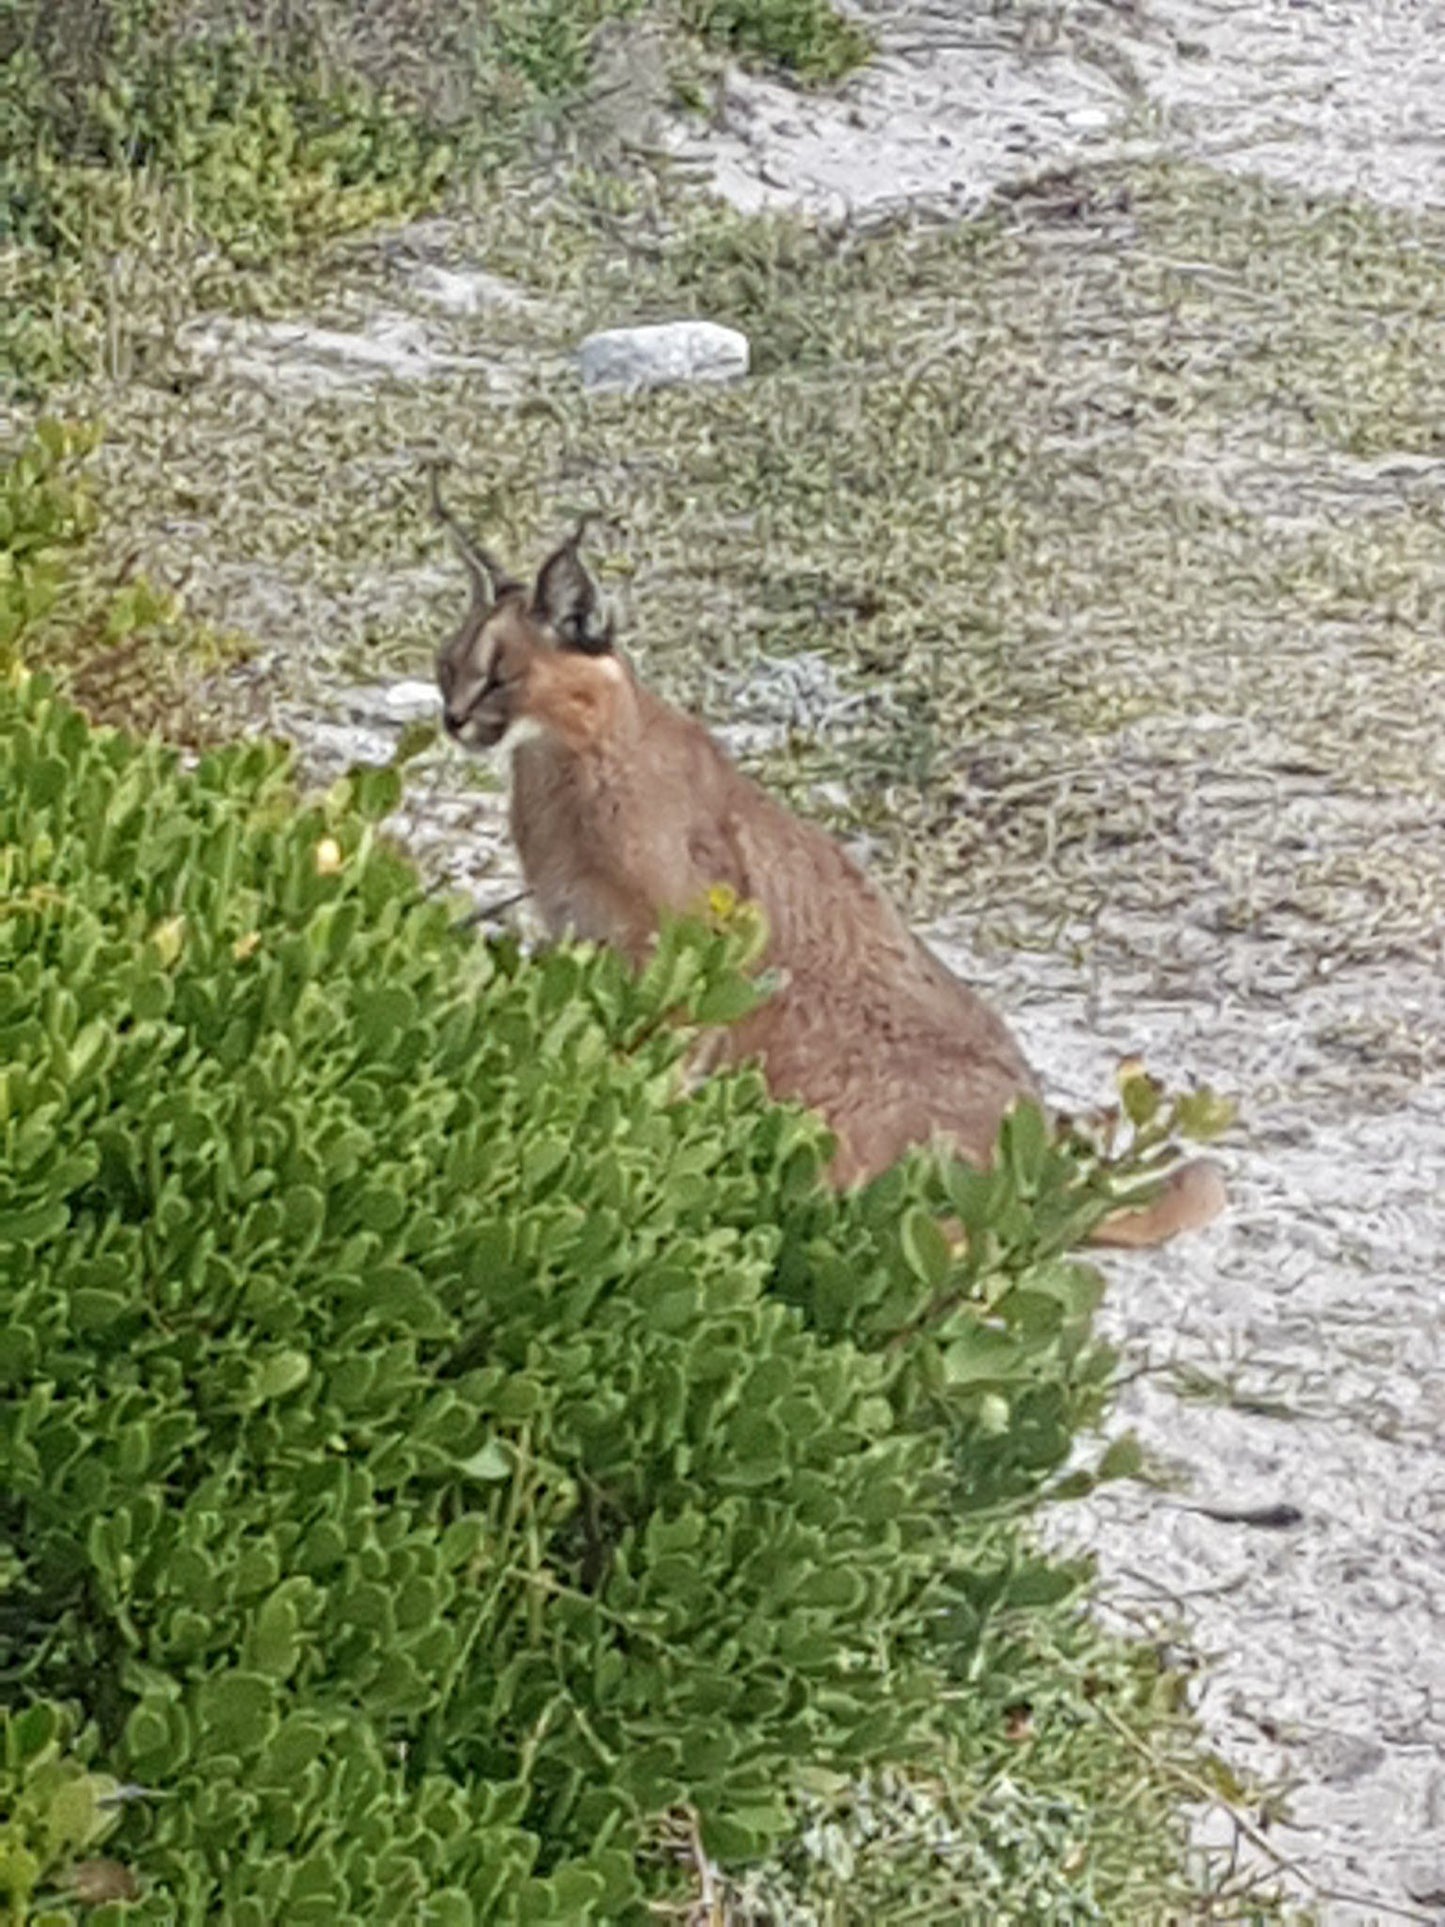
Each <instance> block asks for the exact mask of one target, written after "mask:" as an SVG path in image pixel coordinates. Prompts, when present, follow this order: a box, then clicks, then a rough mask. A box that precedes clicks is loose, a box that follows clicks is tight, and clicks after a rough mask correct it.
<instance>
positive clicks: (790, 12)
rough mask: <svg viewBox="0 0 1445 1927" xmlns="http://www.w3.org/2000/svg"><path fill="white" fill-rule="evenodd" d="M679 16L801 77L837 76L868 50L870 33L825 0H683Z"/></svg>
mask: <svg viewBox="0 0 1445 1927" xmlns="http://www.w3.org/2000/svg"><path fill="white" fill-rule="evenodd" d="M683 18H684V19H685V20H686V21H687V23H688V24H689V26H691V27H692V28H693V30H694V31H695V32H698V33H701V34H702V35H704V36H705V37H706V38H707V39H709V40H712V41H715V42H716V43H717V44H718V45H720V46H723V47H726V48H727V49H728V51H729V52H731V53H736V54H740V55H742V56H744V57H745V58H747V57H751V58H753V59H756V60H764V61H767V62H770V63H772V64H774V65H776V66H779V67H784V68H787V69H789V70H790V71H791V72H792V73H794V74H796V75H797V76H798V78H799V79H801V80H807V81H826V80H838V79H841V77H842V76H843V75H844V74H846V73H848V72H850V71H851V70H852V69H853V68H854V67H858V66H861V65H862V63H863V62H864V61H865V60H866V59H867V58H868V55H869V53H870V52H871V43H870V41H869V38H868V35H867V34H866V33H865V32H864V31H863V29H862V28H861V27H859V26H855V25H854V23H853V22H852V21H851V20H848V19H845V18H844V16H843V15H842V14H840V13H839V12H838V11H837V9H836V8H834V7H832V6H830V5H829V0H683Z"/></svg>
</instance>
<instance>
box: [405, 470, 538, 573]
mask: <svg viewBox="0 0 1445 1927" xmlns="http://www.w3.org/2000/svg"><path fill="white" fill-rule="evenodd" d="M442 466H443V464H442V463H441V462H439V461H431V462H428V463H427V493H428V495H429V496H430V498H431V512H432V514H433V515H434V516H435V517H436V519H437V521H438V522H440V523H441V525H442V527H443V528H444V529H445V530H446V532H447V534H448V535H449V536H450V537H451V541H452V546H453V547H454V548H455V550H456V552H457V554H458V555H459V556H460V557H461V559H462V561H463V562H464V563H465V565H466V571H467V574H468V575H469V576H470V577H471V578H472V598H473V600H474V601H475V602H476V603H478V604H480V605H482V606H485V605H486V604H487V603H489V602H493V601H496V600H497V599H498V598H499V597H501V596H504V595H505V594H506V593H507V591H508V590H509V589H520V588H521V586H522V585H521V583H520V582H518V581H517V580H516V579H515V578H514V577H513V576H510V575H508V574H507V571H506V570H505V569H504V568H503V567H502V565H501V563H500V562H498V561H497V559H496V557H495V556H493V555H492V554H491V553H490V552H489V551H488V550H486V549H484V548H483V547H482V545H481V543H480V542H474V541H473V540H472V538H471V536H469V535H468V534H467V532H466V530H465V529H464V528H463V527H462V525H461V523H460V522H458V520H457V518H456V517H455V516H454V515H453V514H452V512H451V510H450V509H449V508H447V507H446V506H445V504H444V503H443V501H442V489H441V479H440V471H441V469H442Z"/></svg>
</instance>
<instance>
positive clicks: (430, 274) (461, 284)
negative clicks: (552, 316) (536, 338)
mask: <svg viewBox="0 0 1445 1927" xmlns="http://www.w3.org/2000/svg"><path fill="white" fill-rule="evenodd" d="M412 285H413V287H414V288H415V289H416V292H417V293H418V294H419V295H420V296H421V297H422V299H423V300H424V301H430V302H431V303H432V305H433V306H434V307H438V308H445V309H446V311H447V312H448V313H449V314H480V313H481V311H482V309H483V308H530V307H532V306H533V305H534V304H533V302H532V301H531V300H530V299H529V298H528V297H527V295H526V294H524V293H523V291H522V290H521V289H520V288H518V287H514V286H513V284H512V283H511V282H510V281H504V280H503V279H502V277H501V276H500V275H498V274H488V272H487V271H486V269H485V268H440V267H434V266H431V265H428V266H425V267H421V268H419V269H418V270H417V272H416V274H415V276H414V277H413V280H412Z"/></svg>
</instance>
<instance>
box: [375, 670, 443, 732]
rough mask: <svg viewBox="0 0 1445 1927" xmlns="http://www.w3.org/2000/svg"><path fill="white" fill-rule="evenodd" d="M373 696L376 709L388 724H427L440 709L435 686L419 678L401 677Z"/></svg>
mask: <svg viewBox="0 0 1445 1927" xmlns="http://www.w3.org/2000/svg"><path fill="white" fill-rule="evenodd" d="M375 695H376V706H377V709H378V710H379V711H380V712H381V714H382V715H384V716H385V717H386V718H387V720H388V721H389V722H397V723H417V722H426V723H429V722H430V721H431V719H432V718H433V716H435V715H436V714H437V713H438V712H439V710H440V708H441V696H440V694H439V693H438V690H437V686H436V684H435V683H434V682H431V681H428V680H427V679H426V678H424V677H421V676H403V677H402V679H401V681H400V682H394V683H388V684H387V685H386V686H385V687H384V688H381V689H378V690H377V691H376V692H375Z"/></svg>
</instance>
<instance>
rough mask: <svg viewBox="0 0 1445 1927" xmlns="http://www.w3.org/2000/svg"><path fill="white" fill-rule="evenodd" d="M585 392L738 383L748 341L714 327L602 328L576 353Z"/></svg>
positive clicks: (667, 323)
mask: <svg viewBox="0 0 1445 1927" xmlns="http://www.w3.org/2000/svg"><path fill="white" fill-rule="evenodd" d="M577 365H578V368H579V369H580V371H581V374H582V380H583V382H584V384H585V385H586V386H587V387H588V388H604V389H606V388H624V389H626V388H658V387H662V386H663V385H665V384H666V383H669V382H690V381H736V380H737V379H738V378H739V376H741V375H745V374H746V373H747V372H748V338H747V336H746V335H745V334H740V333H739V332H738V330H737V329H736V328H724V327H722V326H721V325H720V324H719V323H718V322H716V321H663V322H658V323H655V324H653V325H652V326H647V327H641V328H605V329H603V330H602V332H601V333H600V334H595V335H588V337H587V339H586V340H585V341H584V342H583V343H582V345H581V347H580V348H579V349H578V350H577Z"/></svg>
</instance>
